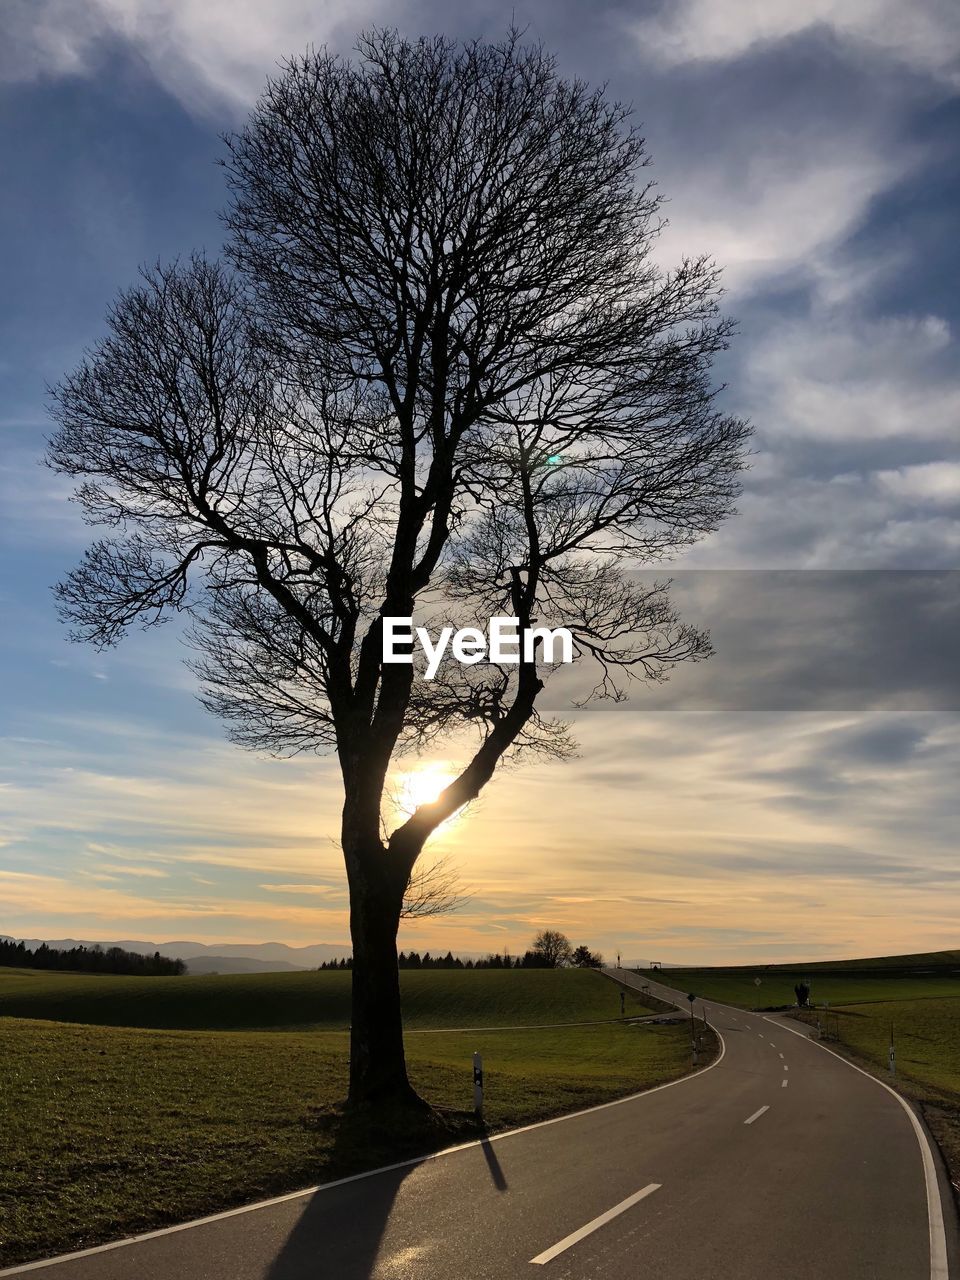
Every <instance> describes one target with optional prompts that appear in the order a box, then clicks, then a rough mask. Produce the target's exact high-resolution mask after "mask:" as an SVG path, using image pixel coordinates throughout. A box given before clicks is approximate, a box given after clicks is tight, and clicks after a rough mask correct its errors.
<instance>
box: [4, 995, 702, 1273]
mask: <svg viewBox="0 0 960 1280" xmlns="http://www.w3.org/2000/svg"><path fill="white" fill-rule="evenodd" d="M403 982H404V1000H405V1002H406V1005H407V1020H408V1024H409V1026H410V1030H411V1032H414V1033H413V1034H410V1035H409V1036H408V1039H407V1051H408V1062H409V1068H410V1074H411V1077H412V1079H413V1082H414V1084H415V1085H416V1087H417V1089H418V1090H419V1091H420V1092H421V1094H422V1095H423V1096H424V1097H426V1098H428V1099H429V1101H430V1102H431V1103H433V1105H434V1107H435V1108H436V1109H437V1116H438V1119H437V1121H436V1124H435V1127H434V1128H433V1129H432V1130H431V1132H430V1133H429V1134H425V1133H424V1132H423V1131H422V1130H417V1131H401V1132H399V1133H393V1134H392V1135H391V1136H390V1138H389V1139H387V1138H386V1137H385V1136H384V1135H383V1134H382V1133H380V1134H378V1133H375V1132H369V1131H361V1130H358V1129H356V1128H355V1127H352V1122H351V1121H350V1120H349V1119H348V1118H347V1117H345V1116H344V1114H343V1110H342V1099H343V1097H344V1095H345V1092H346V1082H347V1049H348V1038H347V1034H346V1032H345V1031H344V1030H343V1029H342V1028H343V1027H344V1026H345V1025H346V1023H347V1022H348V1020H349V975H347V974H341V973H330V972H324V973H304V974H279V975H274V974H266V975H260V974H257V975H253V976H250V977H247V976H243V975H241V976H234V975H230V976H224V977H202V978H195V979H191V978H186V977H183V978H172V979H169V980H167V979H164V978H132V979H126V978H111V977H95V978H94V977H88V976H84V975H74V974H49V975H48V974H39V973H30V972H27V971H12V970H6V971H4V970H0V1015H3V1016H0V1056H2V1061H3V1064H4V1087H3V1089H2V1090H0V1167H2V1168H3V1170H4V1177H3V1179H2V1180H0V1263H2V1264H5V1265H10V1264H11V1263H14V1262H18V1261H24V1260H29V1259H32V1258H36V1257H40V1256H44V1255H47V1254H52V1253H58V1252H62V1251H65V1250H71V1249H77V1248H83V1247H86V1246H89V1245H91V1244H95V1243H100V1242H102V1241H105V1240H108V1239H111V1238H116V1237H119V1236H123V1235H128V1234H130V1233H133V1232H138V1231H144V1230H150V1229H152V1228H156V1227H159V1226H164V1225H168V1224H170V1223H174V1222H180V1221H184V1220H187V1219H189V1218H192V1217H196V1216H200V1215H203V1214H206V1213H211V1212H215V1211H217V1210H219V1209H224V1208H228V1207H231V1206H233V1205H237V1204H242V1203H246V1202H250V1201H253V1200H256V1199H258V1198H262V1197H264V1196H269V1195H273V1194H278V1193H280V1192H283V1191H289V1190H293V1189H296V1188H298V1187H304V1186H309V1185H311V1184H313V1183H315V1182H319V1181H325V1180H328V1179H330V1178H333V1177H336V1176H339V1175H342V1174H344V1173H348V1172H354V1171H356V1170H357V1169H360V1168H364V1167H367V1168H369V1167H375V1166H376V1165H378V1164H382V1163H386V1162H389V1161H392V1160H396V1159H398V1158H402V1157H403V1156H406V1155H415V1154H420V1153H422V1152H424V1151H426V1150H429V1149H436V1148H437V1147H440V1146H446V1145H450V1144H452V1143H455V1142H460V1141H464V1140H468V1139H470V1138H472V1137H476V1136H478V1135H479V1134H480V1133H482V1132H484V1131H487V1132H489V1131H493V1130H497V1129H502V1128H504V1127H508V1126H513V1125H518V1124H523V1123H530V1122H532V1121H535V1120H539V1119H544V1118H546V1117H548V1116H553V1115H558V1114H562V1113H563V1112H567V1111H572V1110H577V1109H579V1108H582V1107H586V1106H591V1105H594V1104H596V1103H599V1102H604V1101H608V1100H610V1099H612V1098H615V1097H620V1096H623V1095H624V1094H627V1093H631V1092H634V1091H636V1090H638V1089H642V1088H645V1087H647V1086H649V1085H652V1084H656V1083H659V1082H661V1081H664V1080H667V1079H673V1078H676V1077H678V1076H680V1075H683V1074H684V1073H685V1072H687V1071H689V1070H690V1058H689V1031H688V1028H687V1027H686V1025H685V1024H684V1025H676V1024H667V1025H661V1026H656V1025H649V1024H647V1025H630V1024H629V1023H625V1022H620V1021H619V1020H618V1017H619V1005H620V1002H619V988H617V987H616V986H615V984H614V983H612V982H611V981H609V980H608V979H606V978H603V977H602V976H601V975H599V974H597V973H593V972H589V971H578V970H566V971H543V970H541V971H538V970H530V971H523V970H521V971H510V972H507V971H498V970H478V971H459V970H453V971H444V970H434V971H427V972H422V971H421V972H413V973H404V974H403ZM627 1012H628V1014H631V1013H632V1014H638V1013H640V1014H642V1013H645V1012H648V1010H646V1009H645V1008H644V1007H643V1006H642V1005H641V1004H639V1003H638V1002H637V1001H636V1000H634V999H633V998H632V997H628V1006H627ZM204 1019H206V1020H207V1022H208V1023H212V1024H213V1029H210V1028H209V1027H207V1028H204V1026H203V1024H204ZM171 1023H173V1024H175V1025H176V1024H179V1027H180V1028H182V1029H171V1027H170V1024H171ZM530 1023H538V1024H552V1023H571V1024H572V1023H581V1024H584V1023H586V1024H588V1025H566V1026H559V1027H550V1026H546V1027H545V1026H540V1027H539V1028H536V1029H532V1030H507V1031H501V1030H497V1029H496V1028H497V1027H501V1026H506V1025H508V1024H513V1025H516V1024H521V1025H527V1024H530ZM438 1026H442V1027H445V1028H446V1029H445V1030H442V1031H435V1030H433V1029H434V1028H436V1027H438ZM201 1028H202V1029H201ZM291 1028H292V1029H291ZM302 1028H311V1029H310V1030H303V1029H302ZM458 1028H460V1029H458ZM465 1028H480V1029H479V1030H466V1029H465ZM318 1030H320V1031H321V1032H322V1034H317V1031H318ZM417 1031H423V1032H425V1034H416V1032H417ZM475 1050H479V1051H480V1052H481V1053H482V1054H483V1057H484V1068H485V1086H486V1089H485V1108H484V1126H483V1127H479V1126H478V1125H477V1122H476V1120H475V1119H474V1117H473V1115H472V1111H471V1108H472V1090H473V1084H472V1057H473V1053H474V1051H475Z"/></svg>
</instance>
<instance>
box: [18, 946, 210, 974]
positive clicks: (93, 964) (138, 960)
mask: <svg viewBox="0 0 960 1280" xmlns="http://www.w3.org/2000/svg"><path fill="white" fill-rule="evenodd" d="M0 965H6V966H7V967H8V968H10V967H12V968H21V969H58V970H61V969H62V970H75V971H78V972H82V973H133V974H140V975H141V976H145V977H156V976H157V975H159V974H162V975H165V976H171V975H172V976H177V975H179V974H181V973H185V972H186V969H187V966H186V965H185V964H184V962H183V961H182V960H169V959H168V958H167V957H166V956H162V955H161V954H160V952H159V951H155V952H154V953H153V955H152V956H143V955H140V954H138V953H137V952H136V951H124V949H123V947H106V948H104V947H101V946H99V945H97V944H94V945H93V946H92V947H84V946H77V947H71V948H70V949H69V951H65V950H62V949H60V948H59V947H48V946H47V944H46V943H45V942H41V943H40V945H39V947H37V948H36V950H35V951H32V950H31V949H30V948H29V947H28V946H25V945H24V943H22V942H13V941H12V940H11V939H7V938H4V939H0Z"/></svg>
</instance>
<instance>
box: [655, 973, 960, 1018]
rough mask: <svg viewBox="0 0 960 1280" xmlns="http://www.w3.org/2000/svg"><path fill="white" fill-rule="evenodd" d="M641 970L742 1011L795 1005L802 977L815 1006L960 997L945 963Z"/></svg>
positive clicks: (959, 976) (959, 979)
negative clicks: (923, 968)
mask: <svg viewBox="0 0 960 1280" xmlns="http://www.w3.org/2000/svg"><path fill="white" fill-rule="evenodd" d="M641 972H642V973H643V974H644V976H649V977H652V978H654V979H656V980H659V981H661V982H664V983H666V984H667V986H670V987H675V988H677V989H680V990H683V991H692V992H694V993H695V994H696V995H698V996H704V997H706V998H707V999H708V1000H720V1001H722V1002H723V1003H724V1004H732V1005H736V1006H738V1007H739V1008H741V1009H777V1008H784V1007H787V1008H789V1007H790V1006H792V1005H794V1004H795V1003H796V999H797V998H796V995H795V994H794V990H793V989H794V987H795V986H796V984H797V983H798V982H799V981H801V979H802V980H803V981H805V982H806V983H807V985H808V986H809V987H810V1000H811V1002H814V1003H816V1004H818V1005H823V1004H829V1005H831V1006H833V1005H846V1004H872V1003H874V1002H877V1001H890V1000H934V999H943V998H945V997H960V965H958V966H957V970H956V971H953V970H952V968H951V967H950V966H947V965H941V966H931V967H930V969H929V971H928V972H923V971H914V970H908V969H907V968H906V966H903V967H901V968H899V969H897V968H895V967H894V966H893V964H892V963H891V964H890V966H889V969H881V968H880V967H879V965H878V967H876V968H874V969H873V970H871V969H869V968H867V967H866V962H863V961H861V962H859V964H858V965H857V966H855V967H854V966H851V967H850V968H849V969H847V968H845V967H843V966H840V965H832V966H831V967H830V968H829V969H825V968H822V967H817V966H814V965H808V966H796V967H791V968H786V967H783V968H773V967H762V968H761V967H757V968H749V969H748V968H736V969H669V970H667V969H664V970H662V971H653V972H652V973H648V971H647V970H642V971H641ZM758 979H759V984H758V981H757V980H758Z"/></svg>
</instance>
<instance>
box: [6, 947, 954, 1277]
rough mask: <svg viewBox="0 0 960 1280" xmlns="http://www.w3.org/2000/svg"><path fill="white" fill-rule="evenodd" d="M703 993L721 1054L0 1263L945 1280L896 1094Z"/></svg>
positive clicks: (938, 1231)
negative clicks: (181, 1215) (379, 1167)
mask: <svg viewBox="0 0 960 1280" xmlns="http://www.w3.org/2000/svg"><path fill="white" fill-rule="evenodd" d="M611 976H616V977H617V978H618V979H619V980H621V981H623V982H624V983H626V984H628V985H636V986H639V985H641V984H642V982H643V981H645V980H641V979H639V978H637V977H636V976H635V975H633V974H630V973H627V972H625V971H620V972H618V973H616V974H611ZM650 985H651V990H652V992H653V993H654V994H657V995H660V996H661V997H662V998H665V999H672V1000H674V1001H679V1002H680V1003H681V1004H682V1005H683V1007H686V1001H685V999H684V996H683V993H678V992H674V991H670V990H668V989H667V988H663V987H658V986H657V985H656V984H650ZM703 1007H704V1008H705V1009H706V1013H707V1017H708V1019H709V1020H710V1022H711V1023H712V1024H713V1025H714V1026H715V1027H716V1029H717V1030H718V1031H719V1032H720V1035H721V1037H722V1040H723V1044H724V1052H723V1055H722V1057H721V1058H720V1060H719V1061H718V1062H717V1063H716V1064H715V1065H714V1066H712V1067H710V1068H708V1069H706V1070H704V1071H703V1072H702V1073H701V1074H699V1075H697V1076H694V1077H688V1078H687V1079H685V1080H681V1081H678V1082H676V1083H675V1084H673V1085H667V1086H661V1087H660V1088H658V1089H655V1090H652V1091H649V1092H647V1093H644V1094H639V1095H637V1096H635V1097H634V1098H631V1099H627V1100H623V1101H621V1102H616V1103H612V1104H607V1105H605V1106H603V1107H600V1108H595V1109H593V1110H590V1111H586V1112H582V1113H580V1114H579V1115H576V1116H572V1117H565V1118H562V1119H560V1120H555V1121H548V1122H546V1123H544V1124H539V1125H534V1126H532V1127H530V1128H527V1129H522V1130H515V1131H513V1132H511V1133H506V1134H501V1135H498V1136H495V1137H494V1138H492V1139H490V1140H489V1141H484V1142H482V1143H472V1144H469V1145H468V1146H465V1147H462V1148H459V1149H457V1150H455V1151H452V1152H445V1153H441V1154H440V1155H439V1156H435V1157H433V1158H430V1159H427V1160H423V1161H420V1162H411V1163H408V1164H405V1165H403V1166H398V1167H396V1168H393V1169H388V1170H383V1171H381V1172H378V1173H374V1174H369V1175H362V1176H360V1177H359V1178H354V1179H349V1180H347V1181H344V1182H341V1183H335V1184H330V1185H328V1186H326V1187H323V1188H319V1189H314V1190H312V1191H308V1192H302V1193H297V1194H295V1195H292V1196H286V1197H282V1198H281V1199H279V1200H274V1201H270V1202H266V1203H264V1204H263V1205H259V1206H254V1207H252V1208H249V1209H243V1210H236V1211H233V1212H232V1213H229V1214H222V1215H218V1216H217V1217H215V1218H210V1219H205V1220H203V1221H201V1222H199V1223H194V1224H189V1225H187V1226H185V1227H182V1228H175V1229H173V1230H170V1231H166V1232H158V1233H155V1234H154V1235H152V1236H143V1237H139V1238H138V1239H135V1240H133V1241H129V1242H125V1243H121V1244H120V1245H117V1246H107V1247H106V1248H103V1249H98V1250H90V1251H88V1252H86V1253H84V1254H74V1255H71V1256H69V1257H67V1258H63V1259H53V1260H51V1261H49V1262H44V1263H32V1264H30V1265H29V1266H27V1267H19V1268H12V1269H10V1270H8V1271H3V1272H0V1276H12V1275H23V1274H27V1273H28V1272H39V1273H41V1274H42V1275H45V1276H48V1277H49V1280H517V1278H518V1277H524V1276H529V1277H531V1278H533V1280H537V1278H538V1277H545V1278H546V1280H646V1278H647V1277H649V1278H650V1280H694V1278H697V1280H699V1278H700V1277H704V1278H705V1280H947V1277H948V1260H947V1256H948V1253H949V1254H950V1256H951V1259H952V1254H953V1250H954V1243H953V1239H954V1234H955V1232H954V1219H953V1208H952V1201H951V1200H950V1198H949V1196H946V1195H945V1196H943V1197H942V1201H941V1194H940V1190H939V1188H938V1185H937V1172H936V1169H935V1167H934V1161H933V1159H932V1158H931V1155H930V1149H929V1147H928V1146H927V1145H926V1139H925V1138H923V1136H922V1132H921V1131H919V1129H918V1128H917V1127H916V1123H915V1121H914V1120H913V1119H912V1118H911V1113H909V1112H908V1111H907V1110H906V1109H905V1107H904V1106H903V1104H902V1103H901V1102H900V1101H899V1099H898V1097H897V1096H896V1095H895V1094H893V1093H892V1092H891V1091H889V1090H887V1089H885V1088H883V1087H882V1086H881V1085H879V1084H878V1083H877V1081H876V1080H874V1079H872V1078H871V1077H869V1076H867V1075H866V1074H865V1073H863V1072H860V1071H858V1070H857V1069H855V1068H854V1067H852V1066H851V1065H850V1064H848V1063H846V1062H845V1061H844V1060H842V1059H841V1058H838V1057H837V1056H836V1055H834V1054H831V1053H829V1052H827V1051H825V1050H824V1049H823V1048H822V1047H821V1046H820V1045H818V1044H816V1043H813V1042H811V1041H810V1040H809V1039H808V1038H807V1036H806V1035H805V1034H804V1033H802V1032H800V1033H798V1032H797V1031H796V1030H795V1026H794V1024H791V1023H789V1022H787V1021H786V1020H784V1019H781V1018H771V1017H764V1016H762V1015H760V1014H750V1013H744V1012H742V1011H741V1010H736V1009H731V1008H729V1007H728V1006H725V1005H718V1004H715V1003H712V1002H705V1004H704V1006H703ZM697 1011H698V1013H699V1011H700V1004H699V1002H698V1005H697ZM925 1162H926V1166H927V1167H926V1169H925ZM941 1180H942V1175H941ZM928 1186H929V1190H930V1193H931V1194H930V1196H929V1198H928V1194H927V1191H928ZM941 1204H942V1207H941ZM944 1217H946V1223H947V1231H946V1236H947V1237H948V1238H945V1233H944V1227H943V1222H944Z"/></svg>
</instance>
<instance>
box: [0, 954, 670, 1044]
mask: <svg viewBox="0 0 960 1280" xmlns="http://www.w3.org/2000/svg"><path fill="white" fill-rule="evenodd" d="M401 985H402V989H403V1007H404V1019H405V1022H406V1025H407V1026H408V1027H410V1028H411V1029H420V1028H427V1027H490V1026H516V1025H519V1024H527V1023H539V1024H543V1023H551V1022H586V1021H590V1020H592V1019H596V1018H616V1017H619V1014H620V998H619V994H618V992H619V988H618V987H617V986H616V985H615V984H614V983H612V982H611V981H610V980H609V979H608V978H604V977H602V975H600V974H598V973H595V972H593V971H591V970H583V969H562V970H549V969H521V970H498V969H431V970H413V971H409V970H407V971H404V972H403V973H402V974H401ZM627 999H628V1008H632V1009H633V1010H634V1011H636V1012H647V1010H646V1009H644V1008H643V1007H642V1006H641V1005H640V1004H639V1002H638V1001H637V1000H636V999H635V998H634V997H633V996H630V995H628V997H627ZM0 1016H6V1017H12V1018H43V1019H46V1020H48V1021H54V1022H80V1023H90V1024H96V1025H97V1026H108V1027H152V1028H161V1027H163V1028H169V1029H173V1030H183V1031H191V1030H198V1031H199V1030H203V1031H243V1030H247V1031H260V1030H271V1029H276V1030H285V1031H308V1030H316V1029H323V1030H341V1031H342V1030H345V1029H346V1028H347V1027H348V1026H349V1025H350V974H349V973H346V972H343V973H341V972H337V971H331V970H324V971H322V972H318V971H315V970H313V971H310V972H306V973H279V974H276V973H256V974H225V975H209V976H203V977H195V978H191V977H181V978H141V977H111V976H107V975H98V974H82V973H40V972H38V971H35V970H27V969H2V968H0Z"/></svg>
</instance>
